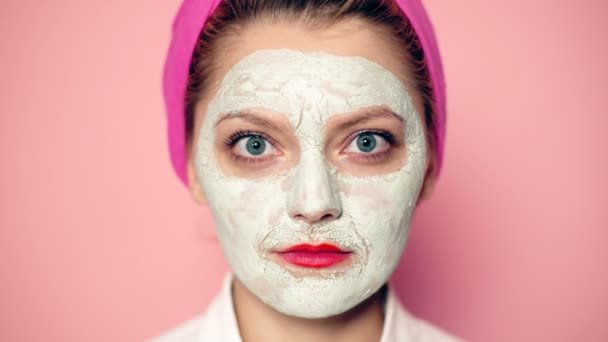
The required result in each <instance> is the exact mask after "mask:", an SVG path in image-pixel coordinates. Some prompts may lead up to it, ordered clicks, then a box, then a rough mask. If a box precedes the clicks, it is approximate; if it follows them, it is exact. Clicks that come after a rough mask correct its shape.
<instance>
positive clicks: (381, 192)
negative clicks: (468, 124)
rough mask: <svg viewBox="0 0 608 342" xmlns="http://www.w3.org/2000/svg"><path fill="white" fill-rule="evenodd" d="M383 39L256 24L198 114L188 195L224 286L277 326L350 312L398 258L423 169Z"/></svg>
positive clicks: (398, 67) (338, 28)
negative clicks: (210, 222)
mask: <svg viewBox="0 0 608 342" xmlns="http://www.w3.org/2000/svg"><path fill="white" fill-rule="evenodd" d="M381 37H382V36H381V32H379V31H378V30H372V28H371V26H369V24H366V23H364V22H362V21H357V20H353V21H348V22H346V21H345V22H341V23H339V24H337V25H334V26H332V27H330V28H326V29H323V30H319V31H314V30H310V29H307V28H306V27H305V26H304V25H301V24H296V25H294V23H264V22H260V23H258V24H255V25H254V26H252V27H250V28H248V29H247V30H246V32H245V33H244V34H243V35H241V36H240V37H238V38H232V39H233V40H234V41H233V42H232V43H231V44H229V45H227V46H226V47H225V51H223V53H225V56H224V55H222V57H225V58H223V59H222V64H221V65H220V66H219V68H218V69H217V70H216V74H217V75H215V76H216V77H217V80H218V81H219V82H217V87H214V89H212V90H210V91H209V94H208V95H207V94H206V96H205V97H204V99H203V101H201V102H200V103H199V105H198V106H197V109H196V113H197V114H196V130H195V134H194V141H193V142H194V144H193V150H192V153H191V156H192V157H191V158H190V161H189V175H190V184H191V189H192V192H193V194H194V196H195V198H197V199H198V200H199V201H201V202H204V201H207V202H208V203H209V206H210V208H211V210H212V212H213V215H214V218H215V221H216V225H217V230H218V236H219V239H220V242H221V244H222V247H223V250H224V253H225V255H226V257H227V259H228V261H229V263H230V265H231V267H232V269H233V272H234V273H235V275H236V276H237V277H238V278H239V280H240V281H241V282H242V283H243V284H244V285H245V286H246V287H247V288H248V289H249V290H250V291H251V292H253V293H254V294H255V295H256V296H257V297H258V298H260V299H261V300H262V301H264V302H265V303H267V304H268V305H270V306H272V307H273V308H275V309H277V310H278V311H280V312H283V313H285V314H288V315H292V316H298V317H304V318H321V317H328V316H332V315H336V314H340V313H342V312H345V311H346V310H348V309H350V308H352V307H354V306H355V305H357V304H359V303H360V302H362V301H363V300H365V299H366V298H368V297H369V296H370V295H372V294H373V293H374V292H375V291H377V290H378V289H379V288H380V287H381V286H382V285H383V284H384V283H385V282H386V281H387V280H388V278H389V277H390V275H391V274H392V272H393V270H394V269H395V267H396V266H397V264H398V262H399V259H400V256H401V254H402V251H403V248H404V246H405V244H406V240H407V236H408V233H409V227H410V223H411V219H412V215H413V212H414V208H415V206H416V203H417V201H418V200H419V194H420V191H421V189H422V186H423V183H424V180H425V174H426V171H427V167H428V163H429V160H430V158H429V156H428V155H427V145H426V141H425V128H424V125H423V122H422V120H421V118H422V116H421V115H420V114H419V111H418V110H417V108H420V106H416V105H415V102H414V100H413V99H415V98H416V97H415V96H414V94H413V93H412V92H411V91H410V90H409V89H408V88H407V87H406V86H405V83H404V82H402V79H403V76H404V75H407V70H403V67H404V64H405V62H404V61H403V60H401V59H400V58H399V55H398V54H397V53H394V52H393V51H394V47H393V46H392V44H394V43H392V42H390V41H388V40H384V39H382V38H381ZM228 46H229V47H228Z"/></svg>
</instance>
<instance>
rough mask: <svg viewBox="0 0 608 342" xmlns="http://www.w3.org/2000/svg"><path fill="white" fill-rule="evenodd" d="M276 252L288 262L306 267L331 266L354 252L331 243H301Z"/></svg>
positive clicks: (344, 259)
mask: <svg viewBox="0 0 608 342" xmlns="http://www.w3.org/2000/svg"><path fill="white" fill-rule="evenodd" d="M276 253H277V254H278V255H279V256H280V257H281V258H282V259H283V260H285V261H287V262H288V263H290V264H293V265H296V266H300V267H306V268H327V267H331V266H334V265H337V264H339V263H342V262H344V261H346V260H347V259H349V258H350V257H351V254H352V252H350V251H345V250H343V249H341V248H339V247H337V246H335V245H332V244H329V243H322V244H319V245H310V244H299V245H295V246H291V247H289V248H286V249H284V250H281V251H278V252H276Z"/></svg>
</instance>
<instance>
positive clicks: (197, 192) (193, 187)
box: [188, 159, 207, 204]
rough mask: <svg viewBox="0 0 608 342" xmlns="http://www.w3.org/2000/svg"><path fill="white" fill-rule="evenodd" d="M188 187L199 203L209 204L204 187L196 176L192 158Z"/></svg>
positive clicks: (189, 162)
mask: <svg viewBox="0 0 608 342" xmlns="http://www.w3.org/2000/svg"><path fill="white" fill-rule="evenodd" d="M188 187H189V190H190V194H191V195H192V198H194V200H195V201H196V202H197V203H199V204H207V197H206V196H205V193H204V192H203V187H202V185H201V183H200V182H199V180H198V177H197V176H196V170H195V169H194V163H193V162H192V159H190V160H188Z"/></svg>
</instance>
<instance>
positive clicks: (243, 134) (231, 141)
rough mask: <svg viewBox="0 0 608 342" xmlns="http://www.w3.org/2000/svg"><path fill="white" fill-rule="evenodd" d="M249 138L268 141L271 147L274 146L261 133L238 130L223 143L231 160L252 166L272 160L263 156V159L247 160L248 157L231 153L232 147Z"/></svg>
mask: <svg viewBox="0 0 608 342" xmlns="http://www.w3.org/2000/svg"><path fill="white" fill-rule="evenodd" d="M249 137H261V138H263V139H264V140H266V141H268V142H269V143H270V144H271V145H272V146H273V147H275V146H276V145H275V142H274V140H273V139H272V138H271V137H270V136H268V135H267V134H264V133H262V132H256V131H251V130H245V131H243V130H238V131H236V132H235V133H234V134H233V135H231V136H230V137H229V138H228V139H226V141H224V145H225V146H226V147H227V148H228V150H230V156H231V157H232V159H234V160H235V161H236V162H239V163H245V164H252V165H253V164H260V163H263V162H265V161H266V160H268V159H269V158H272V155H269V156H265V157H259V158H249V157H243V156H239V155H238V154H234V153H233V152H232V149H233V148H234V145H236V144H237V143H238V142H239V141H240V140H241V139H243V138H249ZM275 148H276V147H275Z"/></svg>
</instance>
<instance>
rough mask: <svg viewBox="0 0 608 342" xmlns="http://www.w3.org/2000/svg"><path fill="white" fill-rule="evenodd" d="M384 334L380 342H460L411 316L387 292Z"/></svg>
mask: <svg viewBox="0 0 608 342" xmlns="http://www.w3.org/2000/svg"><path fill="white" fill-rule="evenodd" d="M385 324H386V330H387V331H386V333H385V335H384V336H383V339H382V340H381V342H398V341H412V342H462V341H463V340H461V339H459V338H457V337H455V336H452V335H451V334H449V333H447V332H446V331H444V330H442V329H441V328H439V327H437V326H434V325H432V324H431V323H430V322H428V321H425V320H423V319H420V318H417V317H415V316H414V315H412V314H411V313H410V312H409V311H408V310H407V309H406V308H405V307H403V305H402V304H401V302H400V301H399V300H398V299H397V297H396V295H395V294H394V292H393V291H391V290H389V294H388V302H387V311H386V317H385Z"/></svg>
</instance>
